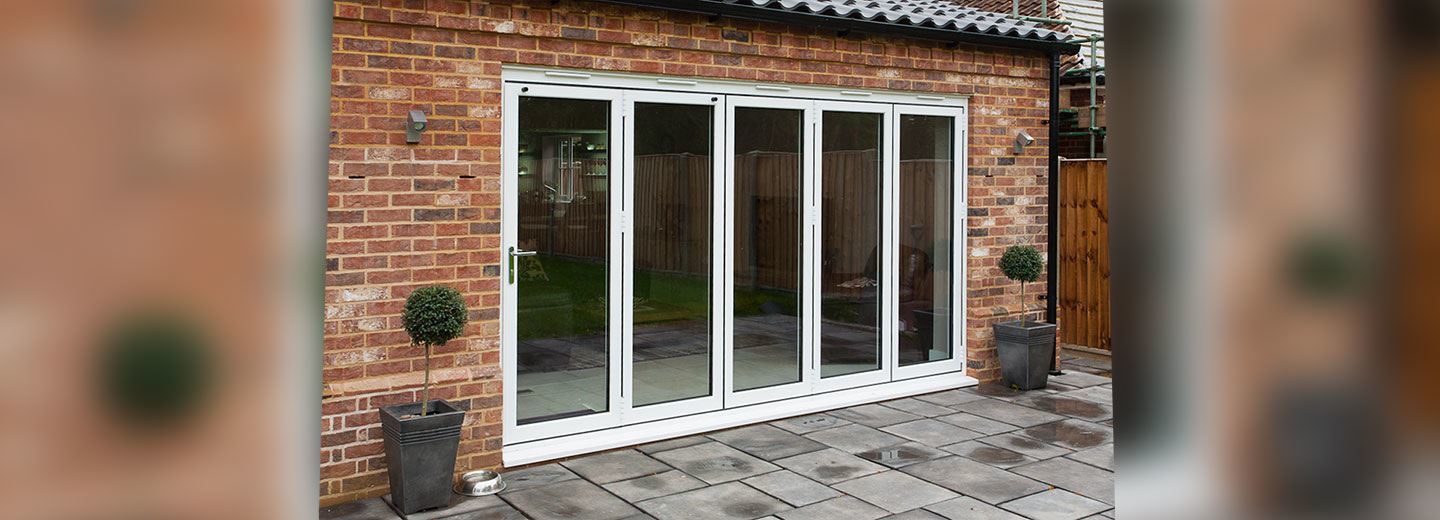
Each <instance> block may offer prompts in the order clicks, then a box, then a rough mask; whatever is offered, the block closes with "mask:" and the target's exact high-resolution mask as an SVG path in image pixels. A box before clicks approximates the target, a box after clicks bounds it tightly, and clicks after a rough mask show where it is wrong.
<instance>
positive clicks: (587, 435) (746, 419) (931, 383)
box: [501, 373, 980, 467]
mask: <svg viewBox="0 0 1440 520" xmlns="http://www.w3.org/2000/svg"><path fill="white" fill-rule="evenodd" d="M977 384H980V381H978V380H976V379H975V378H973V377H970V376H967V375H964V374H963V373H951V374H939V375H933V376H928V377H918V378H915V379H907V380H904V381H894V382H890V383H881V384H876V385H871V386H862V387H858V388H850V389H846V390H837V391H834V392H828V393H824V394H817V395H809V396H804V397H796V398H792V399H785V400H781V401H772V402H768V403H760V404H754V405H749V406H742V407H738V408H729V409H724V410H715V411H712V412H704V413H697V414H694V415H686V416H681V417H673V418H669V419H662V420H657V421H651V422H646V423H640V424H631V425H626V426H618V427H615V428H607V429H603V430H596V431H590V432H584V433H577V434H574V435H567V436H564V437H555V438H550V439H541V440H535V441H528V442H521V443H516V444H510V445H506V446H505V447H504V448H503V450H502V453H501V458H502V460H503V462H504V464H505V467H515V466H523V465H526V464H534V463H537V462H545V461H550V460H555V459H563V458H566V457H573V456H575V455H583V454H586V453H594V452H597V451H604V450H609V449H614V448H622V447H625V446H634V445H637V444H646V443H650V442H656V441H663V440H666V439H673V438H676V437H684V436H686V435H694V434H697V433H704V432H710V431H715V430H723V429H726V428H734V427H736V426H745V425H749V424H755V423H761V422H766V421H773V420H776V419H785V418H789V417H795V416H800V415H807V414H812V413H817V412H824V411H829V410H835V409H838V408H845V407H849V406H855V405H861V404H869V403H874V402H879V401H888V400H891V399H898V398H901V397H910V396H913V395H920V394H927V393H931V392H939V391H942V390H951V389H955V388H964V387H968V386H975V385H977Z"/></svg>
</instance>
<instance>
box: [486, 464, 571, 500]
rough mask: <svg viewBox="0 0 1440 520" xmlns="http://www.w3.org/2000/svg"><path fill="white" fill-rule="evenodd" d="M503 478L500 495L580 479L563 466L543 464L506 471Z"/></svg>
mask: <svg viewBox="0 0 1440 520" xmlns="http://www.w3.org/2000/svg"><path fill="white" fill-rule="evenodd" d="M503 476H504V478H505V490H504V491H501V492H500V494H502V495H504V494H506V493H514V492H516V491H522V490H526V489H530V488H533V487H540V486H544V485H546V484H554V483H556V482H563V481H566V480H575V479H578V478H580V476H579V475H576V474H575V472H573V471H570V470H568V469H565V467H564V466H561V465H559V464H545V465H541V466H531V467H528V468H525V469H520V470H515V471H507V472H505V473H504V475H503Z"/></svg>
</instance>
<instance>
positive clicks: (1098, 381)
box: [1050, 371, 1110, 388]
mask: <svg viewBox="0 0 1440 520" xmlns="http://www.w3.org/2000/svg"><path fill="white" fill-rule="evenodd" d="M1050 381H1052V382H1055V383H1059V384H1062V385H1068V386H1073V387H1075V388H1085V387H1087V386H1096V385H1103V384H1105V383H1109V382H1110V378H1108V377H1103V376H1097V375H1095V374H1087V373H1085V372H1080V371H1066V372H1065V375H1063V376H1050Z"/></svg>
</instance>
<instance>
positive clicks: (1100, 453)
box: [1065, 444, 1115, 471]
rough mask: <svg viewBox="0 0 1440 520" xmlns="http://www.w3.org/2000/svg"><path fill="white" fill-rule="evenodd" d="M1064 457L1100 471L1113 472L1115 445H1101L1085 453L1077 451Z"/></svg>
mask: <svg viewBox="0 0 1440 520" xmlns="http://www.w3.org/2000/svg"><path fill="white" fill-rule="evenodd" d="M1065 457H1067V458H1070V459H1074V460H1078V461H1080V462H1084V463H1086V464H1089V465H1091V466H1095V467H1097V468H1100V469H1104V470H1109V471H1115V445H1114V444H1101V445H1099V446H1096V447H1094V448H1090V449H1088V450H1085V451H1077V452H1075V453H1071V454H1069V455H1066V456H1065Z"/></svg>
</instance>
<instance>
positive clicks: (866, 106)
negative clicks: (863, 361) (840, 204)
mask: <svg viewBox="0 0 1440 520" xmlns="http://www.w3.org/2000/svg"><path fill="white" fill-rule="evenodd" d="M893 107H894V105H891V104H888V103H858V102H845V101H816V102H815V136H814V141H815V144H814V147H815V150H816V153H815V157H814V163H815V175H814V179H815V181H814V183H813V186H814V193H813V197H814V199H813V200H812V201H811V204H812V206H813V207H814V208H815V240H813V241H811V242H810V247H809V249H811V250H812V257H813V260H814V264H813V265H811V271H812V272H813V273H814V275H813V277H812V279H811V287H812V288H813V290H811V291H809V292H808V293H807V294H806V296H807V297H808V298H809V300H810V307H811V308H813V309H815V310H816V312H815V314H814V316H813V327H814V331H815V333H814V334H813V335H812V337H813V341H814V346H813V347H812V348H811V352H812V355H811V357H810V358H809V360H810V362H809V364H810V370H813V371H814V372H815V374H814V381H815V385H814V388H813V390H812V391H814V392H830V391H835V390H840V389H845V388H854V387H857V386H864V385H872V384H876V383H884V382H887V381H890V380H891V372H892V367H891V361H890V358H892V357H894V355H893V354H892V352H893V351H894V349H895V342H894V340H893V339H892V338H891V336H892V334H890V333H889V329H890V328H892V327H887V326H886V324H888V323H894V322H893V321H890V319H889V318H890V317H891V314H893V311H891V310H890V307H891V305H890V301H891V299H892V297H891V295H892V294H893V290H892V288H891V287H889V286H890V285H891V284H890V280H893V279H894V278H895V276H894V275H893V274H891V273H889V272H888V271H889V270H890V268H891V266H894V265H895V264H894V260H893V258H894V256H895V253H894V252H893V251H891V250H890V247H888V246H887V244H888V243H889V240H890V235H891V231H890V230H889V229H888V228H889V227H891V226H883V227H882V229H881V233H880V237H881V239H880V243H879V244H878V245H879V248H880V253H881V255H880V258H879V260H880V273H879V275H880V283H881V284H882V285H881V287H880V295H881V298H882V301H881V302H880V305H879V306H878V307H879V308H880V310H881V313H882V314H881V319H880V331H881V336H880V338H881V339H880V357H879V359H878V360H877V365H878V367H877V368H876V369H875V370H870V371H866V372H859V373H855V374H846V375H843V376H834V377H821V368H822V365H821V350H822V348H823V347H822V345H821V337H820V322H821V320H822V319H823V316H822V315H821V312H819V311H820V308H821V307H820V303H821V300H822V298H821V293H823V292H824V290H823V287H821V283H822V280H821V272H822V270H821V269H820V261H821V260H823V251H822V248H823V247H824V244H822V243H821V237H823V236H825V235H824V233H823V231H824V222H825V219H824V218H823V217H824V215H823V212H824V204H823V202H824V198H823V197H824V187H825V177H824V175H823V173H824V172H822V171H821V164H822V161H824V153H825V150H824V146H823V144H824V143H823V142H822V141H823V137H822V136H824V135H825V133H824V129H825V112H862V113H867V114H880V116H881V123H880V126H881V129H880V136H881V137H880V142H881V147H880V150H878V151H879V152H880V154H881V158H882V161H881V163H880V164H881V170H880V178H881V193H880V201H881V204H880V206H881V210H880V216H881V221H882V222H891V221H893V220H894V218H895V213H894V210H895V208H894V207H893V206H892V205H891V204H890V199H889V197H887V196H886V194H888V193H890V191H891V190H892V188H891V187H890V182H891V178H892V177H893V176H894V173H893V172H895V171H896V170H895V168H894V164H893V163H894V161H892V160H891V156H893V155H894V154H895V151H894V150H895V147H894V144H895V143H894V142H893V140H892V139H890V133H891V128H890V126H891V125H890V120H891V118H892V116H891V113H892V112H893Z"/></svg>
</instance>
